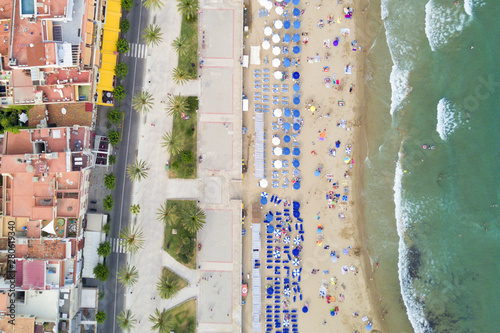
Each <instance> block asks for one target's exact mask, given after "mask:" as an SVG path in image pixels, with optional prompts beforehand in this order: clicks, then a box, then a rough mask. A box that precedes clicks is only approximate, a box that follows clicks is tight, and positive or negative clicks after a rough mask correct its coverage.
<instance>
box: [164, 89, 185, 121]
mask: <svg viewBox="0 0 500 333" xmlns="http://www.w3.org/2000/svg"><path fill="white" fill-rule="evenodd" d="M187 100H188V99H187V97H185V96H181V95H180V94H179V95H175V96H169V97H168V107H167V108H166V109H165V110H166V111H167V114H168V115H169V116H173V115H180V114H181V113H182V112H186V110H187V108H188V103H187Z"/></svg>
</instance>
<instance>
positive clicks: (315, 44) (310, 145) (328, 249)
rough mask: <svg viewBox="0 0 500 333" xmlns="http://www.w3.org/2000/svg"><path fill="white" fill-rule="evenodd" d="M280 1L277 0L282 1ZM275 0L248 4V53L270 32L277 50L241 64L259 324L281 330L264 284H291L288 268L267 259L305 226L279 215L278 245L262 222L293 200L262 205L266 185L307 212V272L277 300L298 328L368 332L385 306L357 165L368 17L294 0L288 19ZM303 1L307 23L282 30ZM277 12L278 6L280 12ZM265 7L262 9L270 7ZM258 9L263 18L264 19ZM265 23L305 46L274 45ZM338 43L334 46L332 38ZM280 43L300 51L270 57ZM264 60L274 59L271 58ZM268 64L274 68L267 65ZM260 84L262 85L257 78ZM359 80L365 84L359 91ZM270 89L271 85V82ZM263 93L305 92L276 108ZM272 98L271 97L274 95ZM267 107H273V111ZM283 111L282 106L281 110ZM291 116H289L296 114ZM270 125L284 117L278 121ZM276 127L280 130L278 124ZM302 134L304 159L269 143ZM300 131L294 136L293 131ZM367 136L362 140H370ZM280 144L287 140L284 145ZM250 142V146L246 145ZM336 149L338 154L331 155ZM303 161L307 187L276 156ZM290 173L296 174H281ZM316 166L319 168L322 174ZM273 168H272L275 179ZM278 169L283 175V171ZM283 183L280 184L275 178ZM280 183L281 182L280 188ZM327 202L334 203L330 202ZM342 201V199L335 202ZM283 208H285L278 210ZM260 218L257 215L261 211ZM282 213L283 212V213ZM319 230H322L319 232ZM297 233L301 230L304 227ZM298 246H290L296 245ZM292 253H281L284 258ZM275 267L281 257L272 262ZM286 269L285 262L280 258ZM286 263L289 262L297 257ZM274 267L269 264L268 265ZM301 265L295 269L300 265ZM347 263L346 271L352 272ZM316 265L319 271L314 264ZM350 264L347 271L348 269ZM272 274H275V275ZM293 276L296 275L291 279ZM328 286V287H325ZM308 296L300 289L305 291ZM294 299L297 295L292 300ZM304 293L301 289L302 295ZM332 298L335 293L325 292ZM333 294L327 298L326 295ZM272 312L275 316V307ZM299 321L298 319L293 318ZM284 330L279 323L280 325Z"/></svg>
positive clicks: (303, 258)
mask: <svg viewBox="0 0 500 333" xmlns="http://www.w3.org/2000/svg"><path fill="white" fill-rule="evenodd" d="M276 4H278V5H279V3H276ZM276 4H273V7H272V9H270V10H268V14H269V15H268V16H265V15H264V16H263V15H262V13H263V12H262V10H263V9H264V8H263V7H262V6H261V4H259V3H258V2H256V1H255V2H252V3H251V6H250V7H249V11H250V12H251V16H252V20H251V22H248V21H247V25H248V26H249V34H248V37H247V38H246V39H245V50H244V54H249V53H250V48H251V47H252V46H262V43H263V41H264V39H266V38H269V40H270V41H271V42H270V48H269V49H267V50H265V49H262V48H261V50H260V61H261V63H260V65H259V64H252V63H250V65H249V68H248V69H247V68H244V72H243V73H244V90H243V91H244V94H245V95H246V96H247V98H248V100H249V111H248V112H244V120H243V126H245V127H247V129H248V130H247V133H246V134H245V135H244V137H243V147H244V149H243V154H244V159H245V161H246V163H247V165H248V172H247V173H246V175H245V179H244V183H243V201H244V203H245V206H246V208H247V212H248V213H247V218H246V219H245V223H244V226H243V227H244V229H246V230H247V231H248V232H247V234H246V236H244V237H243V254H244V257H243V273H244V280H246V281H245V282H247V283H249V289H250V290H252V283H251V279H245V278H246V277H247V274H251V271H252V264H253V263H252V259H251V252H252V248H251V238H250V237H251V235H249V232H250V231H251V229H252V226H251V225H252V222H253V223H260V224H261V228H262V258H261V260H262V266H261V275H262V281H261V284H262V309H261V317H260V318H261V323H262V331H265V330H266V325H269V324H271V325H272V330H273V331H276V330H280V328H276V327H275V321H274V319H273V321H272V322H271V323H269V322H266V315H267V314H268V313H266V309H267V308H268V307H269V305H272V306H273V307H274V306H275V304H277V303H275V299H274V298H273V299H269V298H266V295H265V293H266V287H269V286H270V285H271V284H272V283H274V281H275V280H276V278H278V279H279V280H280V281H283V282H285V280H284V279H286V278H287V277H288V278H289V279H290V280H292V277H291V276H287V274H286V272H287V271H286V270H284V269H281V271H280V274H279V275H276V274H275V273H276V272H275V267H274V266H273V265H269V264H266V259H268V258H266V254H265V253H266V252H265V250H266V249H269V246H270V247H271V248H270V249H271V250H273V251H274V250H276V249H279V250H280V251H283V254H284V249H285V245H284V243H283V241H284V238H285V235H287V236H289V237H291V238H292V239H293V238H294V237H295V236H296V235H298V236H300V235H299V234H297V231H295V225H300V224H299V223H298V221H297V220H296V219H294V218H293V217H292V218H291V219H290V221H289V222H288V224H289V225H290V229H291V231H289V230H287V228H288V226H287V222H284V223H282V224H281V222H276V221H274V220H273V222H271V223H270V224H272V225H274V226H276V224H277V223H278V225H282V226H283V227H284V228H285V230H284V232H283V234H282V235H280V237H274V235H273V237H272V243H270V242H269V239H270V238H268V237H269V236H267V237H266V227H267V224H265V223H262V221H264V220H265V218H266V214H267V213H268V212H271V213H273V215H274V214H276V212H281V211H283V210H284V209H287V208H290V211H291V207H283V203H280V204H279V205H275V204H274V203H267V204H266V205H260V199H261V194H262V192H266V193H267V195H268V198H269V199H271V198H272V196H273V195H274V196H278V197H279V198H280V199H282V200H283V201H285V200H286V199H290V201H292V202H293V201H296V202H299V203H300V217H301V219H303V223H301V224H302V226H303V231H304V232H303V234H301V235H302V236H303V237H304V241H303V242H301V244H300V246H302V250H301V251H300V255H299V256H298V257H297V258H298V259H300V265H299V266H297V267H300V268H302V270H301V281H300V282H299V283H298V284H299V286H300V293H298V292H297V295H295V294H294V292H292V293H291V295H290V297H287V296H286V295H281V296H282V298H280V301H283V300H284V299H286V301H285V304H283V302H281V303H280V305H281V307H282V308H286V309H290V310H294V309H295V310H297V312H296V313H297V317H298V330H299V331H301V332H313V331H322V332H327V331H328V332H353V331H356V330H357V331H359V332H361V331H366V326H367V325H368V324H369V323H371V326H372V329H373V330H376V329H379V330H380V328H381V325H382V323H381V322H380V310H378V309H376V307H377V303H378V299H376V298H375V297H377V296H376V295H372V294H370V290H369V284H370V282H371V281H370V278H371V276H372V275H373V271H372V268H371V265H370V262H369V260H368V258H367V257H366V256H365V254H364V249H363V244H362V241H360V240H361V239H362V237H363V233H362V230H361V227H362V221H361V218H362V212H361V209H360V208H361V202H360V201H359V200H358V199H359V198H360V195H359V193H358V192H359V185H360V183H359V179H360V178H361V175H359V171H358V167H357V162H358V158H359V157H361V156H363V155H364V151H363V147H362V146H363V144H362V145H361V147H360V144H359V142H358V141H359V139H358V138H359V137H360V135H362V133H361V131H360V125H361V119H362V112H363V108H362V106H363V104H362V97H363V95H362V86H363V85H362V84H359V83H358V81H359V80H360V79H363V68H362V67H361V64H363V58H362V57H363V51H364V47H365V45H363V44H362V43H361V42H360V41H358V43H356V40H357V38H356V24H358V22H356V20H359V19H362V18H363V16H362V15H363V14H362V13H361V11H362V10H363V8H358V6H354V5H353V3H352V2H351V1H344V3H343V4H341V3H337V2H336V1H335V2H333V1H332V2H322V1H321V2H320V1H313V2H303V1H302V2H300V3H299V4H298V5H297V6H293V5H292V3H290V4H289V5H288V6H286V7H285V8H284V12H285V14H286V11H287V10H288V13H289V14H290V17H283V16H282V15H278V14H277V12H276V6H275V5H276ZM295 7H297V8H298V9H300V10H301V15H300V16H299V17H298V19H299V20H300V21H301V27H300V28H299V29H297V30H294V29H293V27H292V29H289V30H287V29H284V28H282V29H276V28H275V25H274V23H273V22H274V21H276V20H282V21H284V20H287V19H289V20H290V21H291V22H293V21H294V20H296V19H297V18H296V17H293V15H292V10H293V8H295ZM348 8H350V9H352V11H353V13H352V17H351V18H346V12H345V10H346V9H348ZM279 12H280V10H278V13H279ZM264 14H265V12H264ZM259 16H261V17H259ZM265 27H271V28H272V29H273V34H274V33H278V34H279V35H280V38H281V39H282V38H283V37H284V35H285V34H290V35H292V34H295V33H298V34H299V35H300V42H298V43H293V42H291V43H283V41H282V40H280V42H278V43H274V42H272V35H271V36H266V35H265V33H264V29H265ZM336 38H338V45H337V46H334V41H335V40H336ZM335 44H337V43H335ZM275 46H278V47H279V48H280V50H281V51H283V46H288V48H289V49H290V50H291V49H292V48H293V47H294V46H300V47H301V51H300V53H298V54H293V53H292V52H290V54H289V55H283V54H279V55H275V54H273V52H272V51H273V47H275ZM285 56H288V57H290V58H291V59H292V66H291V67H289V68H285V67H283V66H282V65H281V66H280V67H277V68H275V67H273V66H272V60H273V59H274V58H279V59H283V58H284V57H285ZM266 57H267V61H268V64H266V63H265V58H266ZM297 59H300V63H299V64H297V66H294V65H293V63H294V61H293V60H295V61H297ZM264 69H269V72H264ZM276 70H278V71H280V72H284V73H286V74H288V76H289V78H288V79H284V80H276V79H273V73H274V72H275V71H276ZM294 71H298V72H299V73H300V78H299V79H298V80H296V81H294V80H292V79H291V76H292V72H294ZM264 73H268V74H270V77H271V79H270V82H269V85H271V87H273V86H274V85H279V88H278V89H277V90H275V91H269V93H267V94H266V93H265V92H263V91H262V90H263V89H262V88H260V87H259V86H260V85H264V84H265V83H264V82H265V81H264V82H262V83H261V82H257V81H260V80H262V79H261V77H264V76H260V75H264ZM257 83H259V84H257ZM295 83H298V84H299V85H300V91H299V92H298V93H297V94H295V95H293V94H294V93H293V90H292V89H291V87H292V86H293V85H294V84H295ZM283 84H285V85H288V87H290V91H291V93H288V94H286V92H284V91H283V89H282V85H283ZM358 86H359V89H358ZM271 89H272V88H271ZM263 95H270V96H274V95H276V96H278V99H276V100H279V101H283V99H282V98H281V99H279V98H280V97H282V96H283V95H284V96H290V98H289V100H293V97H300V100H301V101H300V104H298V105H294V104H293V103H292V102H291V101H290V102H289V105H283V104H282V103H279V105H277V104H273V103H269V109H268V110H266V109H264V108H263V106H262V104H263V103H262V102H261V99H260V98H263V97H264V96H263ZM273 100H274V97H273ZM277 108H279V109H281V110H284V109H285V108H290V109H292V110H293V109H297V110H299V112H300V116H299V117H298V120H297V118H296V119H294V120H287V118H286V117H283V116H281V117H276V116H274V115H273V112H274V110H275V109H277ZM266 111H268V112H266ZM259 112H263V119H264V131H265V133H266V140H265V144H266V147H265V160H266V167H265V177H266V180H267V181H268V183H269V185H268V186H267V187H266V188H262V187H260V186H259V179H256V177H255V175H254V172H255V168H254V163H255V154H254V149H255V147H254V145H255V133H256V132H255V127H254V120H255V116H256V114H257V113H259ZM278 114H279V113H278ZM280 118H283V120H285V121H291V122H293V121H296V122H298V123H301V124H302V126H301V128H300V132H299V131H293V130H291V131H287V132H286V133H284V129H283V127H282V124H281V121H280ZM290 119H291V118H290ZM273 123H278V126H276V125H275V124H273ZM273 128H274V129H273ZM287 134H289V135H291V134H296V137H295V138H293V139H292V140H291V142H290V143H289V144H288V147H290V148H291V149H293V148H297V147H298V148H300V150H301V154H300V155H299V156H276V155H273V149H274V147H276V145H273V144H272V138H273V136H277V137H278V138H279V139H280V140H283V138H284V136H285V135H287ZM292 137H293V136H292ZM363 140H364V139H363ZM280 147H284V146H283V145H280ZM245 148H246V149H245ZM333 155H335V156H333ZM292 159H298V160H299V162H300V166H299V167H298V168H297V169H298V171H299V172H300V175H299V176H298V177H300V184H301V187H300V189H298V190H295V189H293V188H292V185H293V180H292V179H295V180H298V177H295V178H294V177H293V175H292V173H293V172H294V168H288V169H285V168H283V169H278V168H274V167H273V161H275V160H289V162H290V164H291V162H292ZM284 170H288V171H289V173H290V174H287V173H285V175H283V171H284ZM316 171H319V175H318V172H316ZM273 172H275V174H274V177H273ZM276 172H277V174H278V176H276ZM285 178H287V180H290V184H289V185H290V186H289V187H288V188H283V185H282V184H284V183H286V180H285ZM273 182H276V184H277V185H278V186H277V188H273V186H271V184H272V183H273ZM275 187H276V186H275ZM329 199H330V200H329ZM336 201H337V202H336ZM256 203H257V204H258V205H260V214H259V213H258V211H257V210H253V213H252V209H251V207H252V204H256ZM278 214H279V213H278ZM254 215H255V216H254ZM276 216H277V215H276ZM318 228H320V229H321V233H318ZM299 230H300V229H299ZM293 248H294V244H293V243H291V244H290V249H293ZM332 251H335V256H336V257H338V259H337V260H336V262H335V263H334V262H332V260H331V259H332ZM285 259H286V255H284V260H285ZM273 264H274V262H273ZM279 265H281V266H282V267H284V266H287V264H284V263H280V264H279ZM288 266H292V265H291V263H290V264H289V265H288ZM269 267H272V268H271V269H270V268H269ZM293 268H295V267H293ZM346 268H347V269H346ZM316 270H317V271H316ZM346 271H347V272H346ZM268 278H272V279H273V280H271V279H268ZM292 281H296V280H292ZM322 285H323V286H324V287H326V289H327V290H326V293H325V297H320V287H321V286H322ZM323 290H324V289H323ZM299 294H301V295H299ZM294 296H297V298H296V301H295V302H293V298H294ZM299 296H302V300H300V298H299ZM328 296H330V297H328ZM328 299H329V300H330V303H328V302H327V300H328ZM306 303H307V304H308V312H307V313H303V311H302V308H303V307H304V306H305V305H306ZM332 309H333V310H334V311H335V316H331V310H332ZM272 317H273V318H275V313H274V312H273V313H272ZM284 318H286V314H285V313H283V314H280V321H283V319H284ZM290 327H292V325H290ZM281 329H282V328H281ZM243 331H244V332H251V331H252V297H251V292H249V295H248V296H247V297H246V305H244V306H243Z"/></svg>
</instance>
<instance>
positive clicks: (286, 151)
mask: <svg viewBox="0 0 500 333" xmlns="http://www.w3.org/2000/svg"><path fill="white" fill-rule="evenodd" d="M283 155H290V148H288V147H285V148H283Z"/></svg>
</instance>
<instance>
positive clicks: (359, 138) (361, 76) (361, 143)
mask: <svg viewBox="0 0 500 333" xmlns="http://www.w3.org/2000/svg"><path fill="white" fill-rule="evenodd" d="M370 6H372V4H371V3H369V2H368V1H367V0H363V1H362V2H360V3H358V7H359V8H364V9H363V13H360V15H362V17H357V19H356V20H355V29H356V38H357V39H358V41H359V43H360V45H363V47H364V49H365V50H364V51H363V55H362V58H361V59H357V62H356V65H357V66H358V68H360V67H362V68H361V70H359V71H358V72H357V75H356V81H357V83H358V85H357V90H358V94H357V98H356V106H355V110H354V114H355V117H356V119H357V121H359V126H357V127H356V130H355V139H354V142H356V143H357V149H356V153H355V158H356V160H357V164H356V169H355V171H356V175H357V182H356V183H355V184H356V185H355V187H354V196H355V202H356V203H357V207H358V209H355V210H354V211H355V213H354V214H353V215H354V216H353V217H354V220H355V221H356V228H357V234H358V235H357V239H358V242H359V246H360V247H361V255H360V262H361V266H362V268H363V276H364V279H365V284H366V289H367V296H368V299H369V302H370V306H371V308H372V310H373V311H374V312H375V313H376V314H377V315H378V316H379V317H378V319H381V320H378V325H379V327H380V330H381V331H385V332H388V331H389V325H388V323H387V322H386V321H385V315H386V313H385V309H384V308H383V307H382V305H381V304H380V300H379V295H378V292H377V285H376V280H375V273H376V269H374V267H373V264H372V262H371V257H370V250H369V247H368V245H369V244H368V238H367V230H366V224H367V219H366V216H365V209H366V206H365V203H364V201H363V189H364V183H365V176H366V175H365V174H364V173H363V164H364V161H365V159H366V157H367V156H368V133H367V128H366V123H367V118H368V117H367V106H368V102H367V101H368V98H369V90H368V87H367V85H366V83H365V78H366V75H367V74H368V57H369V54H368V53H367V50H369V49H370V47H371V46H372V45H373V43H374V41H375V38H376V36H374V38H369V37H366V38H365V31H366V29H367V22H366V21H367V18H368V13H369V11H370V9H372V8H370Z"/></svg>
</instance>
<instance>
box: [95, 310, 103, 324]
mask: <svg viewBox="0 0 500 333" xmlns="http://www.w3.org/2000/svg"><path fill="white" fill-rule="evenodd" d="M95 320H96V321H97V323H98V324H102V323H104V321H105V320H106V312H104V311H97V313H96V314H95Z"/></svg>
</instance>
